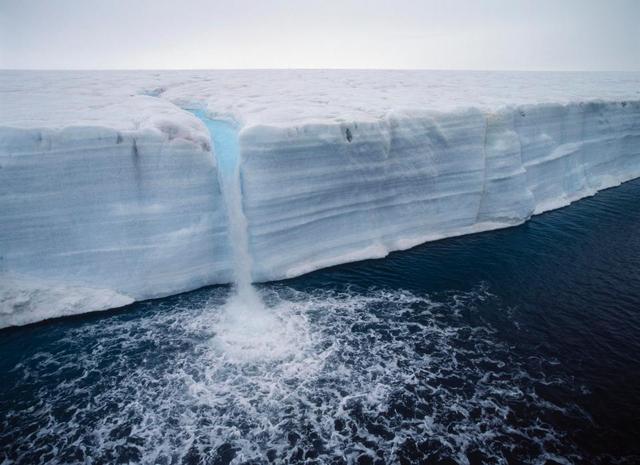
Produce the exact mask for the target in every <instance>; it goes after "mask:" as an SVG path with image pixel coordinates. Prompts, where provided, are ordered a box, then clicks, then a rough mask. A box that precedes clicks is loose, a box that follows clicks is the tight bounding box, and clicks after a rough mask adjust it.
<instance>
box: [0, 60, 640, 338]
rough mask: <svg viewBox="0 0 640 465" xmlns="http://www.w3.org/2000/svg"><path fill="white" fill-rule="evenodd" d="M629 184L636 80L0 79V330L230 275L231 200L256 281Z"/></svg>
mask: <svg viewBox="0 0 640 465" xmlns="http://www.w3.org/2000/svg"><path fill="white" fill-rule="evenodd" d="M194 111H195V114H194ZM196 114H197V115H206V116H207V117H208V119H207V118H204V121H202V120H200V119H199V118H198V117H197V116H196ZM209 120H216V121H224V122H226V123H228V124H227V126H228V125H229V124H231V125H232V126H233V127H234V128H235V129H236V130H237V132H236V136H235V137H233V139H234V140H237V143H234V146H235V145H237V146H238V147H239V149H238V150H237V152H238V153H237V154H232V155H233V156H234V157H237V160H235V161H234V163H236V162H237V165H234V166H238V167H239V169H236V170H234V169H232V170H226V171H225V170H222V169H221V170H218V167H219V166H221V164H222V165H224V163H227V162H228V160H225V157H228V156H230V155H229V154H225V153H221V152H222V151H223V150H218V152H219V153H215V152H216V151H215V150H214V147H216V146H219V147H224V146H225V144H224V143H220V141H218V140H215V139H216V133H215V131H214V133H213V134H210V133H209V130H208V128H209V129H210V128H213V127H216V126H215V125H212V124H210V123H211V121H209ZM212 137H213V139H214V141H212ZM219 137H228V135H220V136H219ZM214 142H218V143H214ZM225 172H228V173H236V174H235V175H238V176H239V183H240V186H239V190H238V192H240V193H241V194H240V196H241V198H240V199H239V200H240V201H238V199H237V198H235V199H234V201H233V202H229V198H228V196H229V194H227V193H225V188H224V186H225V185H232V184H233V183H230V182H226V183H225V180H224V179H223V178H224V176H233V175H234V174H224V173H225ZM636 177H640V74H638V73H535V72H530V73H520V72H454V71H337V70H336V71H322V70H314V71H311V70H310V71H296V70H292V71H275V70H274V71H137V72H132V71H109V72H106V71H105V72H97V71H92V72H88V71H87V72H35V71H34V72H27V71H2V72H0V327H6V326H11V325H20V324H27V323H31V322H35V321H39V320H42V319H46V318H51V317H56V316H62V315H68V314H73V313H81V312H87V311H92V310H101V309H105V308H110V307H116V306H121V305H126V304H128V303H130V302H133V301H134V300H141V299H147V298H153V297H160V296H164V295H169V294H175V293H178V292H182V291H187V290H191V289H195V288H198V287H201V286H204V285H207V284H215V283H228V282H230V281H231V280H232V279H233V276H234V271H233V270H234V263H233V261H234V258H233V257H234V253H233V249H234V244H235V245H237V244H236V243H235V242H234V241H235V240H236V239H237V238H236V237H235V235H237V228H238V225H237V224H234V226H235V227H230V225H229V218H231V220H232V221H233V218H236V217H237V215H236V214H234V213H237V212H233V211H230V210H229V209H230V208H238V206H239V208H241V209H242V212H241V213H243V215H242V216H243V220H242V223H243V224H242V227H243V230H244V229H246V231H243V234H242V236H243V243H244V244H245V245H244V246H243V247H245V248H246V249H247V250H246V251H247V252H248V257H249V258H248V262H250V268H251V274H252V277H253V280H254V281H269V280H276V279H281V278H287V277H293V276H297V275H300V274H303V273H306V272H309V271H312V270H315V269H318V268H322V267H326V266H330V265H334V264H338V263H345V262H349V261H354V260H361V259H366V258H374V257H382V256H384V255H386V254H387V253H389V252H390V251H393V250H400V249H405V248H408V247H412V246H414V245H417V244H419V243H422V242H426V241H429V240H435V239H439V238H444V237H449V236H455V235H460V234H467V233H472V232H477V231H484V230H489V229H496V228H502V227H508V226H512V225H516V224H520V223H522V222H524V221H526V220H527V219H528V218H529V217H530V216H531V215H533V214H536V213H541V212H544V211H547V210H550V209H554V208H559V207H562V206H565V205H568V204H569V203H571V202H572V201H574V200H577V199H580V198H582V197H585V196H588V195H592V194H594V193H596V192H597V191H599V190H601V189H605V188H608V187H612V186H615V185H618V184H620V183H621V182H624V181H627V180H630V179H633V178H636ZM236 197H237V196H236ZM229 231H236V233H235V234H230V233H229ZM236 255H237V254H236Z"/></svg>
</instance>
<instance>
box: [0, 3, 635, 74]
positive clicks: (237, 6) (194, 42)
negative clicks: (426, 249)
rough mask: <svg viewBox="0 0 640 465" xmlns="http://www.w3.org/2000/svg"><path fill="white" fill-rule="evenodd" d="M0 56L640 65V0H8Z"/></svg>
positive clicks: (98, 60) (117, 61)
mask: <svg viewBox="0 0 640 465" xmlns="http://www.w3.org/2000/svg"><path fill="white" fill-rule="evenodd" d="M0 67H1V68H11V69H15V68H21V69H22V68H41V69H66V68H82V69H105V68H107V69H109V68H117V69H122V68H125V69H137V68H156V69H160V68H427V69H514V70H640V0H468V1H462V0H368V1H365V0H362V1H359V0H340V1H315V0H274V1H269V0H255V1H254V0H225V1H218V0H209V1H206V0H0Z"/></svg>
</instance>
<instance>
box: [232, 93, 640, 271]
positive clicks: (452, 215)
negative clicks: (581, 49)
mask: <svg viewBox="0 0 640 465" xmlns="http://www.w3.org/2000/svg"><path fill="white" fill-rule="evenodd" d="M240 142H241V159H242V162H241V163H242V181H243V193H244V198H243V202H244V210H245V214H246V216H247V219H248V223H249V242H250V250H251V254H252V256H253V262H254V270H253V276H254V279H255V280H261V281H266V280H273V279H281V278H287V277H292V276H296V275H299V274H302V273H306V272H309V271H312V270H315V269H318V268H322V267H326V266H329V265H334V264H338V263H344V262H348V261H354V260H360V259H365V258H374V257H382V256H384V255H386V254H387V253H389V252H390V251H393V250H399V249H405V248H408V247H411V246H414V245H416V244H419V243H422V242H425V241H429V240H434V239H438V238H443V237H449V236H456V235H460V234H466V233H471V232H477V231H484V230H489V229H496V228H502V227H508V226H512V225H515V224H519V223H522V222H523V221H526V220H527V219H528V218H529V217H530V216H531V215H532V214H536V213H540V212H543V211H546V210H549V209H553V208H559V207H562V206H565V205H568V204H569V203H570V202H572V201H574V200H577V199H579V198H582V197H585V196H588V195H592V194H594V193H595V192H597V191H598V190H600V189H605V188H607V187H612V186H615V185H618V184H620V183H621V182H624V181H626V180H629V179H632V178H635V177H638V176H640V102H637V101H636V102H616V103H605V102H590V103H576V104H568V105H559V104H543V105H523V106H518V107H511V108H505V109H502V110H499V111H496V112H483V111H479V110H459V111H454V112H446V113H427V112H414V113H407V112H404V113H399V112H396V113H390V114H389V115H387V117H385V118H383V119H381V120H379V121H376V122H348V123H343V124H306V125H299V126H295V127H286V126H277V127H276V126H266V125H256V126H252V127H247V128H245V129H244V130H243V131H242V133H241V137H240Z"/></svg>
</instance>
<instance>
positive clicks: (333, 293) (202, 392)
mask: <svg viewBox="0 0 640 465" xmlns="http://www.w3.org/2000/svg"><path fill="white" fill-rule="evenodd" d="M257 287H258V292H259V295H260V298H261V299H262V301H263V302H264V305H263V306H261V308H255V309H253V308H247V309H243V310H238V309H237V308H236V307H237V302H236V305H235V306H231V305H229V301H231V300H232V298H231V297H232V295H233V293H234V290H233V289H232V288H231V287H228V286H215V287H209V288H205V289H201V290H199V291H195V292H191V293H187V294H182V295H179V296H175V297H171V298H165V299H159V300H153V301H147V302H141V303H136V304H134V305H131V306H129V307H127V308H124V309H119V310H112V311H108V312H102V313H94V314H87V315H82V316H79V317H71V318H64V319H58V320H53V321H47V322H43V323H39V324H35V325H31V326H27V327H22V328H13V329H5V330H2V331H0V375H1V380H2V382H0V464H3V465H8V464H14V463H15V464H39V463H87V464H116V463H148V464H226V463H251V464H259V463H306V464H324V463H331V464H343V463H356V464H385V463H400V464H410V463H411V464H412V463H428V464H455V463H458V464H486V463H489V464H492V463H495V464H521V463H524V464H526V463H532V464H570V463H575V464H618V463H620V464H637V463H640V440H639V439H638V438H640V181H634V182H629V183H626V184H624V185H622V186H620V187H618V188H615V189H610V190H607V191H604V192H601V193H599V194H597V195H596V196H595V197H592V198H589V199H584V200H581V201H579V202H577V203H575V204H573V205H571V206H569V207H567V208H563V209H560V210H557V211H553V212H549V213H545V214H543V215H540V216H537V217H534V218H533V219H532V220H531V221H529V222H528V223H526V224H524V225H522V226H519V227H515V228H511V229H505V230H500V231H492V232H487V233H482V234H476V235H471V236H464V237H459V238H452V239H446V240H442V241H438V242H432V243H428V244H424V245H422V246H419V247H416V248H414V249H411V250H408V251H404V252H397V253H393V254H391V255H390V256H389V257H387V258H385V259H380V260H370V261H365V262H359V263H353V264H348V265H342V266H337V267H333V268H329V269H325V270H321V271H317V272H314V273H312V274H309V275H306V276H303V277H300V278H297V279H294V280H289V281H284V282H279V283H271V284H265V285H259V286H257Z"/></svg>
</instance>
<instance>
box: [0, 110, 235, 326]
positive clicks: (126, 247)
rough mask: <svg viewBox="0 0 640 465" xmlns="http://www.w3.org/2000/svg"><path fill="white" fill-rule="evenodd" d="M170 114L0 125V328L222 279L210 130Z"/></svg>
mask: <svg viewBox="0 0 640 465" xmlns="http://www.w3.org/2000/svg"><path fill="white" fill-rule="evenodd" d="M181 117H183V118H187V123H188V124H182V125H177V126H172V125H171V124H169V123H166V122H163V121H158V120H156V121H153V122H152V123H149V124H146V123H143V124H141V125H140V127H139V128H138V129H135V128H134V129H129V130H122V131H121V130H116V129H113V128H109V127H90V126H84V127H83V126H75V127H67V128H64V129H60V130H56V129H22V128H8V127H2V128H0V210H1V217H2V221H1V222H0V281H1V283H2V285H0V327H2V326H8V325H13V324H24V323H29V322H32V321H37V320H41V319H44V318H47V317H53V316H59V315H63V314H69V313H80V312H87V311H91V310H99V309H103V308H109V307H114V306H120V305H124V304H126V303H130V302H132V301H133V300H141V299H146V298H151V297H159V296H165V295H169V294H175V293H178V292H182V291H186V290H191V289H195V288H198V287H201V286H204V285H207V284H212V283H221V282H229V280H230V279H231V271H230V267H229V261H228V256H229V245H228V240H227V231H226V219H225V214H224V209H223V203H222V201H221V196H220V187H219V185H218V178H217V169H216V164H215V161H214V158H213V156H212V153H211V150H210V146H209V138H208V136H207V135H206V132H205V129H204V128H203V127H201V124H200V122H199V121H197V120H196V119H195V118H194V117H192V116H191V115H187V116H186V117H185V116H184V115H182V116H181ZM188 118H193V121H189V120H188ZM174 121H175V118H174ZM189 124H191V125H192V126H193V131H192V132H185V131H186V129H185V128H189ZM203 134H204V136H203ZM65 289H66V291H65ZM65 299H66V300H65ZM61 302H62V304H61Z"/></svg>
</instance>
